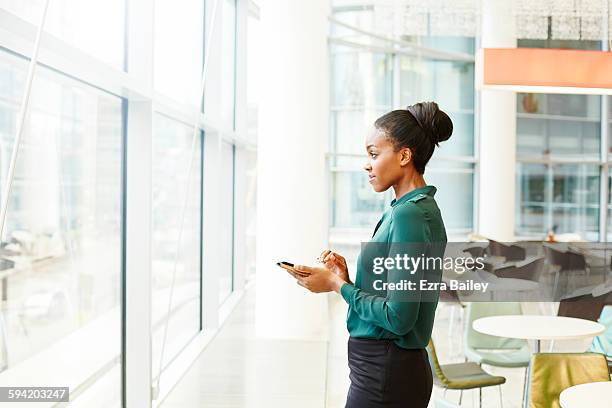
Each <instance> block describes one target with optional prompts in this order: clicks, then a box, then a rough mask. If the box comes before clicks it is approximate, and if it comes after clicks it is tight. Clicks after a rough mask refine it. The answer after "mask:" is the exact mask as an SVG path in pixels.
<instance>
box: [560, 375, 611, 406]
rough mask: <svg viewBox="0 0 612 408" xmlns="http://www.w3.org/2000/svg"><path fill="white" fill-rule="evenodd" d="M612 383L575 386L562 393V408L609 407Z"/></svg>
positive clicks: (604, 382)
mask: <svg viewBox="0 0 612 408" xmlns="http://www.w3.org/2000/svg"><path fill="white" fill-rule="evenodd" d="M610 396H612V381H603V382H594V383H587V384H580V385H574V386H573V387H569V388H566V389H565V390H563V391H562V392H561V396H560V398H559V402H560V403H561V407H562V408H584V407H592V408H598V407H609V406H610Z"/></svg>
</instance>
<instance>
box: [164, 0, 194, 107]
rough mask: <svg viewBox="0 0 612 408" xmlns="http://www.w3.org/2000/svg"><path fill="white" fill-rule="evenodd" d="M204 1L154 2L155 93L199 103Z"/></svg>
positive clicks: (189, 102)
mask: <svg viewBox="0 0 612 408" xmlns="http://www.w3.org/2000/svg"><path fill="white" fill-rule="evenodd" d="M203 27H204V0H182V1H180V2H176V1H171V0H155V41H154V44H155V53H154V54H155V64H154V81H155V90H156V91H158V92H160V93H162V94H164V95H167V96H169V97H171V98H173V99H175V100H177V101H179V102H183V103H187V104H190V105H194V106H199V104H200V91H201V90H200V82H201V79H202V68H203V64H204V43H203V41H204V35H203V30H204V28H203Z"/></svg>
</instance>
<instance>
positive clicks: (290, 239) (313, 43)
mask: <svg viewBox="0 0 612 408" xmlns="http://www.w3.org/2000/svg"><path fill="white" fill-rule="evenodd" d="M261 4H262V11H261V30H262V31H261V34H262V37H261V44H262V47H261V49H262V55H261V60H262V61H264V62H263V63H262V64H261V66H262V68H261V73H260V78H261V81H262V92H261V98H260V110H259V124H260V127H259V139H258V167H257V172H258V173H257V177H258V185H257V186H258V192H257V194H258V195H257V300H256V326H257V334H258V336H265V337H276V338H311V339H324V338H325V337H326V335H327V296H326V295H321V294H312V293H310V292H307V291H306V290H305V289H304V288H302V287H300V286H298V285H297V284H296V282H295V280H294V279H293V278H291V277H290V276H289V275H288V274H287V273H286V272H284V271H283V270H282V269H280V268H278V267H277V266H276V265H275V263H276V262H277V261H281V260H285V261H289V262H295V263H298V264H307V265H313V264H315V258H316V257H317V256H318V255H319V253H320V251H322V250H323V249H325V248H326V246H327V242H328V241H327V232H328V191H327V183H326V177H327V175H326V171H325V150H326V146H327V138H328V113H329V96H328V94H329V75H328V69H329V68H328V61H327V60H328V50H327V33H328V23H327V17H328V15H329V0H309V1H302V0H266V1H264V2H262V3H261Z"/></svg>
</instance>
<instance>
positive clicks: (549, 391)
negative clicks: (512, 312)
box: [525, 353, 610, 408]
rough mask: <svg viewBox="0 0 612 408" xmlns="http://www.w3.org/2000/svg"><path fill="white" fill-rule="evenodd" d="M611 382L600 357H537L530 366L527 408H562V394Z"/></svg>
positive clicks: (604, 359)
mask: <svg viewBox="0 0 612 408" xmlns="http://www.w3.org/2000/svg"><path fill="white" fill-rule="evenodd" d="M597 381H610V375H609V374H608V364H607V363H606V358H605V357H604V356H603V354H599V353H535V354H534V355H533V356H532V357H531V363H530V365H529V387H528V389H527V394H526V395H525V406H526V407H527V408H560V407H561V405H560V404H559V395H560V394H561V391H563V390H565V389H566V388H569V387H571V386H574V385H578V384H585V383H590V382H597Z"/></svg>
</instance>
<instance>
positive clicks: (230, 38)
mask: <svg viewBox="0 0 612 408" xmlns="http://www.w3.org/2000/svg"><path fill="white" fill-rule="evenodd" d="M221 1H222V8H221V10H222V17H223V19H222V28H223V34H222V37H221V44H222V47H221V52H222V55H221V60H222V73H221V81H222V87H221V120H222V122H223V124H224V125H226V126H228V127H230V128H231V129H234V127H235V123H234V121H235V119H234V116H235V104H236V0H221Z"/></svg>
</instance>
